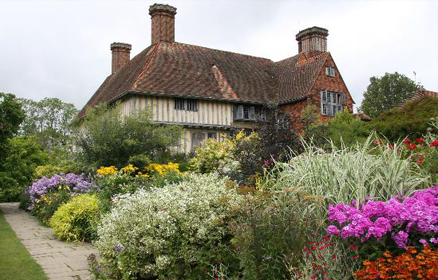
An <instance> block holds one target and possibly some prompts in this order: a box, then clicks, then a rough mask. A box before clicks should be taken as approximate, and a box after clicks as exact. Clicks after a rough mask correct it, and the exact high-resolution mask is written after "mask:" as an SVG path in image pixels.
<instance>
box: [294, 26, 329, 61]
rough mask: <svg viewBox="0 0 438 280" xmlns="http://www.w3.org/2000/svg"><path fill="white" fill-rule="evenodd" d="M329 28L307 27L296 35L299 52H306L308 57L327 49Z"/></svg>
mask: <svg viewBox="0 0 438 280" xmlns="http://www.w3.org/2000/svg"><path fill="white" fill-rule="evenodd" d="M328 35H329V34H328V30H327V29H325V28H321V27H317V26H314V27H310V28H306V29H304V30H302V31H300V32H298V34H297V35H296V39H297V41H298V52H299V53H301V52H304V53H305V54H306V56H307V57H310V56H314V55H318V54H319V53H321V52H326V51H327V36H328Z"/></svg>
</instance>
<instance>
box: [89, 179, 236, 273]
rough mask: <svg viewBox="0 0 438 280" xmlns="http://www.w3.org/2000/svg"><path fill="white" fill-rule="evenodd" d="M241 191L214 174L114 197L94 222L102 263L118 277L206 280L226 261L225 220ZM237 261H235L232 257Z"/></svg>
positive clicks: (227, 236) (227, 224)
mask: <svg viewBox="0 0 438 280" xmlns="http://www.w3.org/2000/svg"><path fill="white" fill-rule="evenodd" d="M239 200H240V196H239V195H238V194H237V192H236V191H235V189H234V188H232V187H227V181H226V179H224V178H221V177H219V176H218V175H215V174H210V175H196V174H191V175H189V176H188V178H187V180H185V181H183V182H180V183H178V184H172V185H167V186H164V187H163V188H153V189H151V190H150V191H147V190H139V191H137V192H135V193H134V194H128V195H124V196H121V197H118V198H117V203H116V204H115V206H114V208H113V210H112V211H111V213H109V214H108V215H106V216H104V218H103V220H102V223H101V225H100V226H99V227H98V236H99V239H98V241H97V242H96V243H95V245H96V247H97V248H98V250H99V255H100V258H101V265H102V267H103V268H105V270H106V271H105V273H106V274H108V275H110V276H111V277H114V278H121V279H138V278H141V279H153V278H155V277H156V278H158V279H205V273H204V272H203V269H204V268H205V267H206V266H208V264H211V263H214V262H215V260H222V261H223V262H225V263H227V262H228V263H233V261H232V260H229V258H230V254H229V247H230V244H229V240H230V238H231V236H230V222H231V218H232V216H233V215H234V212H233V210H232V209H233V207H235V206H237V204H238V202H239ZM234 263H236V260H234Z"/></svg>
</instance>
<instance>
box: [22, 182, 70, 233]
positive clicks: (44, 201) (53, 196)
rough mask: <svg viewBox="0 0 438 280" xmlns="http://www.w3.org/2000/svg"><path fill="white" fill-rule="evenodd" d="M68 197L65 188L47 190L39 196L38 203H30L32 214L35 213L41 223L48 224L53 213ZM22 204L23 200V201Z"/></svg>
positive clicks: (68, 194)
mask: <svg viewBox="0 0 438 280" xmlns="http://www.w3.org/2000/svg"><path fill="white" fill-rule="evenodd" d="M70 197H71V196H70V191H69V190H67V189H65V188H61V189H60V190H58V191H53V192H49V193H47V194H45V195H43V196H42V197H41V198H40V202H39V203H33V204H32V205H33V208H32V215H35V216H36V217H37V218H38V220H40V221H41V223H42V224H43V225H45V226H49V225H50V219H51V218H52V216H53V214H55V212H56V210H58V208H59V207H60V206H61V205H62V204H64V203H66V202H67V201H69V200H70ZM24 204H25V202H23V205H24Z"/></svg>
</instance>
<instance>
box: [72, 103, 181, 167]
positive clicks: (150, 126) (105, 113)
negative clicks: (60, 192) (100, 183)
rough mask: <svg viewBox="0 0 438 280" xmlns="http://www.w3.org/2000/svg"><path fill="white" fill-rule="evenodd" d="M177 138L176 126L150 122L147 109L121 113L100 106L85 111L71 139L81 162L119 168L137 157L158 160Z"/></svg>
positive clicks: (177, 130)
mask: <svg viewBox="0 0 438 280" xmlns="http://www.w3.org/2000/svg"><path fill="white" fill-rule="evenodd" d="M180 137H181V128H180V127H178V126H173V125H160V124H156V123H153V122H152V121H151V112H150V111H148V110H141V111H135V112H132V113H131V114H129V115H124V114H123V112H122V110H121V106H115V107H114V108H111V107H108V106H106V105H101V106H98V107H95V108H94V109H91V110H88V111H87V114H86V117H85V119H84V120H83V121H81V123H80V124H79V125H78V127H77V129H76V132H75V135H74V142H75V144H76V146H77V148H78V149H79V159H80V161H81V162H82V163H83V164H85V165H91V166H92V167H100V166H111V165H114V166H116V167H122V166H125V165H127V164H128V163H131V162H132V161H138V159H139V156H141V157H143V159H144V160H146V159H150V160H152V161H156V162H157V161H160V159H161V158H163V157H164V156H165V155H166V154H168V153H170V150H171V147H174V146H176V145H177V143H178V140H179V138H180Z"/></svg>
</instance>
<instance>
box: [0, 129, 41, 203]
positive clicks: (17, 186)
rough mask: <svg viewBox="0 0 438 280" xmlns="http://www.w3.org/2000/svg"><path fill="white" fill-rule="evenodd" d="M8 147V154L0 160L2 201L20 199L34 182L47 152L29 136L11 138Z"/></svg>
mask: <svg viewBox="0 0 438 280" xmlns="http://www.w3.org/2000/svg"><path fill="white" fill-rule="evenodd" d="M6 148H7V151H8V153H7V156H6V158H4V159H2V162H0V202H2V201H18V200H19V196H20V194H21V193H22V192H23V190H24V188H25V187H27V186H29V185H30V184H31V183H32V179H33V178H34V172H35V169H36V168H37V166H38V165H41V164H44V163H45V162H46V160H47V154H46V153H45V152H44V151H43V150H42V149H41V147H40V146H39V145H38V144H37V143H36V141H35V139H33V138H27V137H16V138H12V139H10V140H9V142H8V143H7V145H6Z"/></svg>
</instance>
